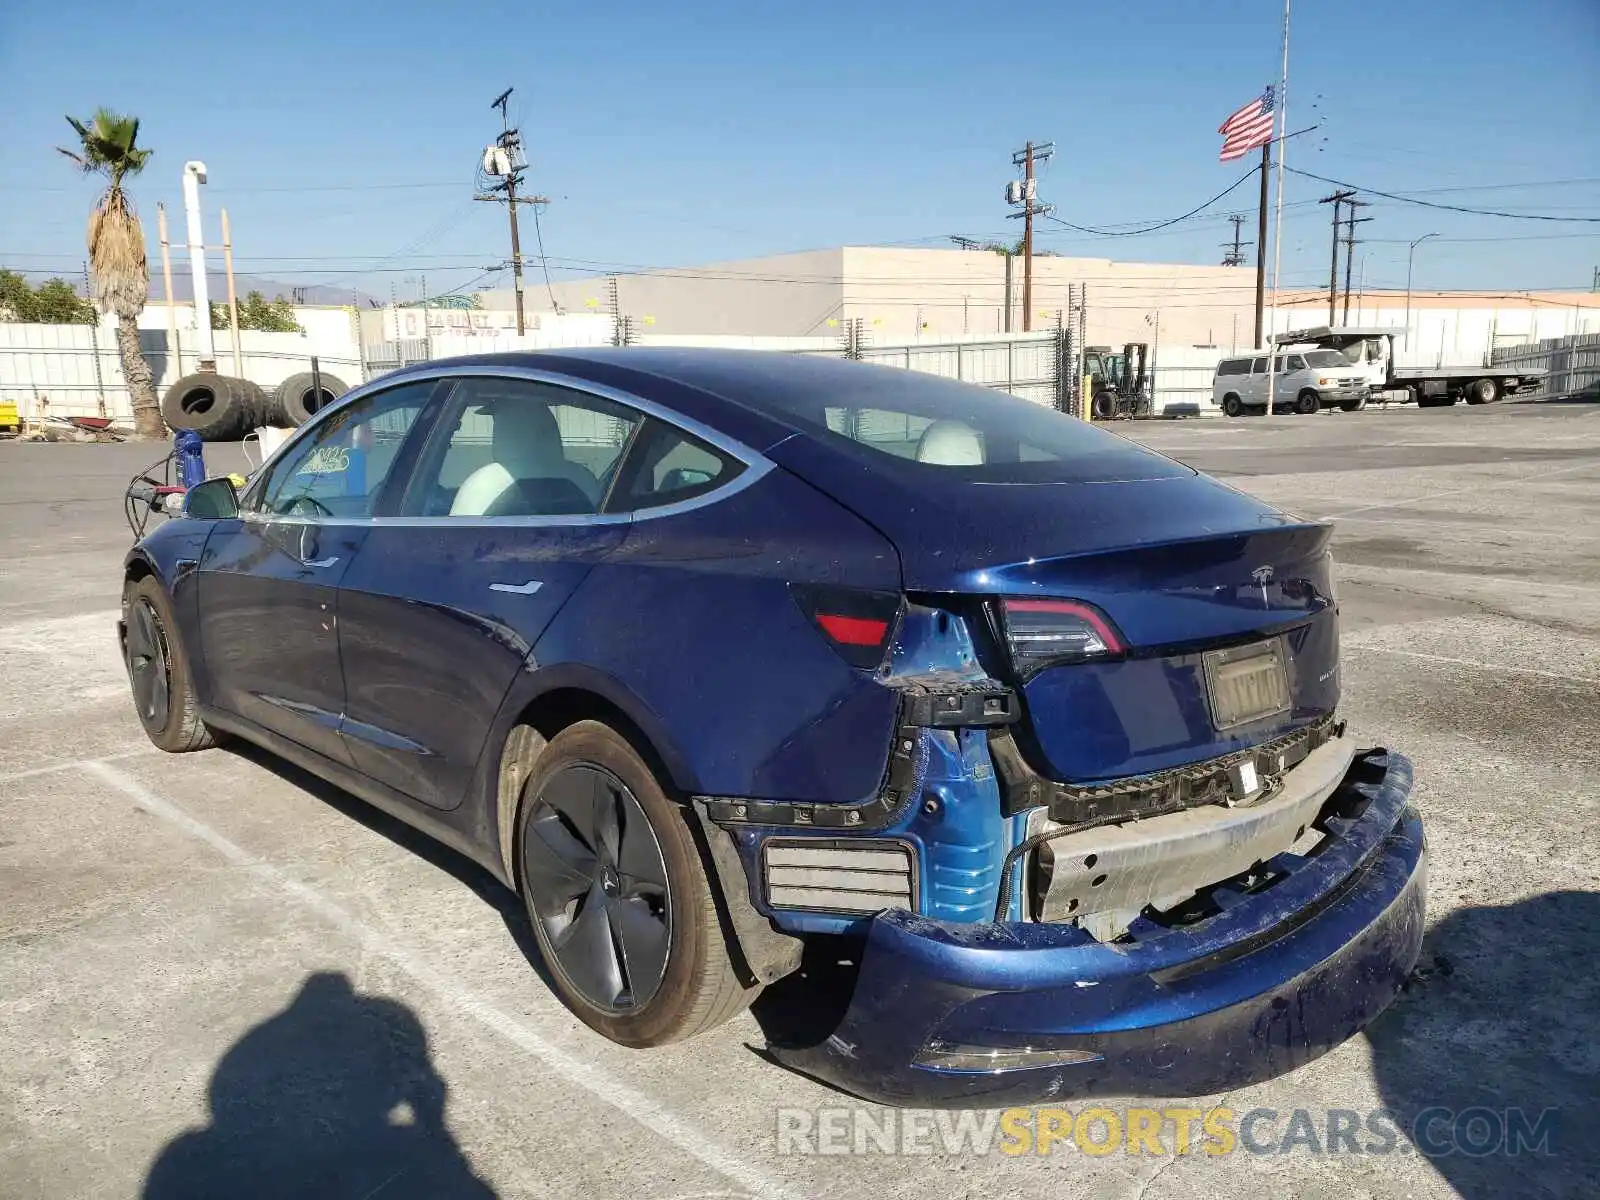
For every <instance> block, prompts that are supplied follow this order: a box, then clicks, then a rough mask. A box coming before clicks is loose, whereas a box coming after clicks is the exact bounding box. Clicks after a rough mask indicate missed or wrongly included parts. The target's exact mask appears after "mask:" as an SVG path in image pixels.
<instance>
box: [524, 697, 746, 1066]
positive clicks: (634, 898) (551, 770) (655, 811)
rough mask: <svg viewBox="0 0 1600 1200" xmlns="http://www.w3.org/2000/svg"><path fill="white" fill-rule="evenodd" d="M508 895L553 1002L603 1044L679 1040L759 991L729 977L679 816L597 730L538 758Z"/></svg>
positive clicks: (622, 746)
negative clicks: (517, 904)
mask: <svg viewBox="0 0 1600 1200" xmlns="http://www.w3.org/2000/svg"><path fill="white" fill-rule="evenodd" d="M517 881H518V886H519V888H520V890H521V892H522V898H523V902H524V903H525V904H526V905H527V908H528V915H529V917H530V918H531V919H532V923H533V931H534V937H535V938H536V939H537V941H538V943H539V951H540V953H541V955H542V956H543V958H544V961H545V965H546V966H547V967H548V968H549V971H550V976H551V981H552V982H553V984H554V986H555V990H556V992H557V994H558V995H559V996H560V997H561V999H562V1001H563V1002H564V1003H565V1004H566V1005H567V1007H568V1008H570V1009H571V1010H572V1011H573V1012H574V1013H575V1014H576V1015H577V1016H578V1018H579V1019H580V1020H582V1021H583V1022H584V1023H585V1024H586V1025H588V1026H589V1027H590V1028H591V1029H594V1030H596V1031H597V1032H599V1033H602V1034H604V1035H605V1036H606V1037H608V1038H610V1039H611V1040H612V1041H614V1042H620V1043H621V1044H623V1045H625V1046H660V1045H664V1044H665V1043H667V1042H674V1041H679V1040H681V1039H683V1038H687V1037H691V1036H693V1035H694V1034H697V1033H700V1032H702V1031H704V1030H706V1029H710V1028H711V1027H712V1026H715V1025H719V1024H721V1023H722V1022H723V1021H726V1020H727V1019H728V1018H729V1017H731V1016H733V1015H734V1014H735V1013H737V1012H738V1011H739V1010H740V1009H742V1008H744V1007H745V1006H746V1005H747V1004H749V1003H750V1001H751V1000H753V999H754V998H755V997H756V995H757V994H758V993H759V992H760V990H761V989H760V987H759V986H756V987H746V986H744V984H742V983H741V982H740V980H739V977H738V975H737V974H736V973H735V971H734V967H733V964H732V961H731V959H730V956H729V953H728V945H727V941H726V939H725V938H724V935H723V932H722V927H721V923H720V922H719V920H718V918H717V910H716V905H715V902H714V899H713V896H712V891H711V884H710V881H709V879H708V878H707V875H706V870H705V866H704V864H703V862H702V860H701V857H700V853H699V851H698V849H697V848H696V845H695V842H694V839H693V837H692V835H691V833H690V828H689V823H688V821H687V820H686V818H685V814H684V812H683V809H682V808H681V807H679V806H678V805H677V804H675V803H674V802H673V801H672V800H670V799H669V798H668V797H667V795H666V793H665V792H664V791H663V790H662V788H661V785H660V783H659V782H657V780H656V778H655V775H654V773H653V772H652V771H651V770H650V767H649V766H648V765H647V764H646V763H645V762H644V760H643V759H642V758H640V757H639V754H638V753H637V752H636V751H635V750H634V748H633V747H632V746H631V745H630V744H629V743H628V741H627V739H626V738H624V737H623V736H622V735H621V734H619V733H617V732H616V731H615V730H614V729H612V728H611V727H610V726H608V725H604V724H602V723H600V722H598V721H580V722H578V723H577V724H575V725H571V726H569V727H568V728H566V729H564V730H562V731H561V732H560V733H558V734H557V735H556V736H555V737H554V738H552V739H551V740H550V744H549V745H548V746H547V747H545V750H544V752H543V753H542V754H541V755H540V756H539V759H538V763H537V765H536V767H535V768H534V771H533V774H532V775H531V777H530V778H529V780H528V783H527V786H526V787H525V788H524V789H523V793H522V805H521V811H520V813H519V815H518V822H517Z"/></svg>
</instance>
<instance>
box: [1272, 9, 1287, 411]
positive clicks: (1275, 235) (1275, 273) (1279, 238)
mask: <svg viewBox="0 0 1600 1200" xmlns="http://www.w3.org/2000/svg"><path fill="white" fill-rule="evenodd" d="M1290 2H1291V0H1283V76H1282V78H1281V79H1280V80H1279V81H1278V199H1277V201H1276V204H1275V209H1276V211H1275V212H1274V213H1273V219H1272V320H1271V322H1270V324H1269V325H1268V328H1267V412H1266V416H1267V417H1268V418H1269V419H1270V418H1271V416H1272V408H1273V405H1274V403H1275V402H1276V401H1277V398H1278V378H1277V375H1278V354H1277V345H1278V344H1277V343H1276V342H1274V341H1273V340H1272V338H1273V335H1274V334H1275V333H1277V331H1278V279H1279V277H1280V274H1281V272H1282V269H1283V159H1284V151H1285V150H1286V149H1287V148H1288V144H1289V143H1288V134H1289V4H1290Z"/></svg>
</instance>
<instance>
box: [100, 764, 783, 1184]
mask: <svg viewBox="0 0 1600 1200" xmlns="http://www.w3.org/2000/svg"><path fill="white" fill-rule="evenodd" d="M82 766H83V769H84V770H85V771H87V772H88V773H89V774H91V775H93V776H95V778H97V779H99V780H101V781H102V782H104V783H107V784H109V785H111V786H112V787H114V788H116V789H117V790H118V791H120V792H122V793H123V794H124V795H126V796H128V797H129V798H130V799H131V800H133V801H134V802H135V803H136V804H138V805H139V806H140V807H141V808H143V809H144V810H145V811H146V812H148V813H150V815H152V816H155V817H159V818H161V819H162V820H163V821H166V822H167V823H168V824H170V825H172V826H174V827H175V828H177V829H179V830H181V831H182V832H184V833H186V834H188V835H189V836H190V837H192V838H194V839H196V840H197V841H201V842H204V843H205V844H206V845H208V846H210V847H211V848H212V849H213V850H215V851H216V852H217V853H218V854H220V855H222V857H223V858H225V859H227V860H228V861H229V862H231V863H233V864H234V865H235V866H238V867H241V868H243V869H244V870H245V871H248V872H249V873H250V874H251V875H254V876H255V877H256V878H257V879H259V880H261V881H262V882H264V883H267V884H269V885H271V886H272V887H274V888H277V889H278V890H280V891H283V892H286V893H288V894H289V895H290V896H291V897H293V899H294V900H295V901H296V902H298V903H299V904H300V906H301V907H303V908H306V909H308V910H310V911H311V912H313V913H315V914H316V915H317V916H319V917H321V918H322V919H323V920H324V921H327V922H328V923H329V924H330V925H333V926H334V927H335V928H337V929H338V930H339V931H340V932H341V933H344V934H346V935H347V936H349V937H351V938H354V939H355V940H357V941H358V942H360V943H361V945H362V947H363V948H364V949H365V950H367V951H369V952H371V953H375V954H378V955H381V956H382V957H384V958H386V959H388V960H389V961H390V962H392V963H393V964H394V965H395V966H397V967H399V968H400V970H402V971H404V972H405V973H406V974H407V975H409V976H411V978H412V979H414V980H415V981H416V982H417V983H419V984H421V985H422V986H423V987H425V988H427V989H428V990H429V991H431V992H433V993H434V994H435V995H436V996H437V997H438V998H439V999H440V1000H442V1001H444V1002H445V1003H446V1004H448V1005H449V1006H451V1007H452V1008H454V1009H455V1010H456V1011H458V1012H463V1013H467V1014H469V1015H471V1016H473V1017H476V1018H477V1019H478V1020H479V1021H480V1022H481V1023H482V1024H484V1025H485V1026H487V1027H488V1028H490V1029H492V1030H494V1031H495V1032H496V1033H498V1034H500V1035H501V1036H502V1037H504V1038H506V1040H508V1041H510V1042H512V1043H514V1044H516V1045H517V1046H519V1047H521V1048H522V1049H523V1050H525V1051H527V1052H528V1053H529V1054H532V1055H533V1056H534V1057H535V1058H538V1059H540V1060H541V1061H542V1062H543V1063H544V1064H545V1065H546V1066H547V1067H549V1068H550V1069H551V1070H552V1071H554V1072H555V1073H556V1074H557V1075H559V1076H561V1078H563V1079H565V1080H566V1081H567V1082H568V1083H570V1084H572V1085H574V1086H575V1087H579V1088H582V1089H583V1090H584V1091H586V1092H588V1093H589V1094H590V1095H592V1096H594V1097H595V1098H596V1099H597V1100H599V1101H601V1102H602V1103H604V1104H608V1105H610V1106H611V1107H613V1108H615V1109H617V1110H619V1111H620V1112H622V1113H624V1114H625V1115H627V1116H629V1117H631V1118H633V1120H635V1121H637V1122H638V1123H639V1124H640V1125H643V1126H644V1127H645V1128H646V1129H649V1130H650V1131H651V1132H652V1133H655V1134H657V1135H658V1136H660V1137H662V1138H664V1139H666V1140H667V1141H669V1142H671V1143H672V1144H673V1145H675V1146H677V1147H678V1148H679V1149H681V1150H683V1151H684V1152H685V1153H687V1154H690V1155H692V1156H693V1157H695V1158H697V1159H699V1160H700V1161H701V1162H703V1163H705V1164H706V1166H708V1167H710V1168H711V1169H712V1170H714V1171H716V1172H717V1173H718V1174H720V1175H722V1176H723V1177H724V1178H726V1179H729V1180H731V1181H732V1182H734V1183H737V1184H738V1185H739V1186H740V1187H742V1188H745V1189H746V1190H748V1191H750V1192H753V1193H754V1194H755V1195H757V1196H771V1197H776V1198H779V1200H787V1198H788V1197H790V1196H792V1195H793V1193H791V1192H789V1191H788V1190H787V1189H785V1188H784V1187H783V1185H782V1184H780V1183H779V1182H778V1181H777V1180H775V1179H772V1178H770V1177H769V1176H767V1175H765V1174H763V1173H762V1172H761V1171H758V1170H756V1169H755V1168H754V1167H751V1166H749V1165H748V1164H747V1163H746V1162H745V1161H744V1160H743V1158H742V1157H741V1156H740V1155H738V1154H735V1153H734V1152H732V1151H730V1150H727V1149H725V1148H724V1147H722V1146H721V1145H719V1144H718V1143H716V1142H714V1141H712V1140H711V1139H710V1138H708V1137H706V1136H705V1135H704V1134H702V1133H700V1132H699V1131H698V1130H696V1129H693V1128H691V1127H690V1126H689V1125H687V1124H685V1123H684V1122H683V1121H681V1120H679V1119H678V1118H677V1117H676V1116H674V1115H673V1114H672V1113H670V1112H668V1111H667V1110H666V1108H664V1107H663V1106H662V1105H660V1104H658V1103H657V1102H656V1101H654V1100H652V1099H651V1098H650V1097H649V1096H646V1095H645V1094H644V1093H643V1092H640V1091H637V1090H636V1089H634V1088H631V1087H629V1086H628V1085H627V1084H625V1083H623V1082H622V1081H621V1080H620V1079H617V1078H616V1077H615V1076H613V1075H611V1074H609V1073H607V1072H606V1071H604V1070H602V1069H601V1068H599V1067H596V1066H594V1065H593V1064H591V1063H586V1062H584V1061H583V1060H582V1059H580V1058H579V1057H577V1056H576V1055H574V1054H572V1053H570V1052H568V1051H566V1050H563V1049H562V1048H561V1047H559V1046H557V1045H555V1044H553V1043H552V1042H549V1041H547V1040H545V1039H544V1038H542V1037H540V1036H539V1035H538V1034H537V1033H535V1032H534V1031H533V1030H531V1029H529V1028H528V1027H527V1026H525V1025H523V1024H522V1023H521V1022H519V1021H518V1020H516V1018H514V1017H512V1016H510V1015H509V1014H507V1013H505V1012H502V1011H501V1010H500V1009H498V1008H495V1007H494V1006H493V1005H491V1004H489V1003H487V1002H485V1001H484V1000H482V999H480V998H478V997H477V996H474V995H473V994H472V993H471V992H469V991H466V990H465V989H463V988H461V987H459V986H458V985H457V984H456V983H455V982H454V981H452V980H450V979H448V978H446V977H445V976H442V975H440V974H438V973H437V972H435V971H434V970H433V968H431V967H429V966H428V965H427V964H425V963H424V962H422V961H421V960H419V959H417V958H416V957H414V956H413V955H411V954H409V953H408V952H407V951H405V950H403V949H401V948H400V947H399V946H397V945H396V944H395V943H394V942H392V941H391V940H390V939H389V938H387V937H385V936H384V935H383V934H382V933H380V932H378V931H377V930H376V929H373V928H372V927H371V926H370V925H366V924H364V923H363V922H361V921H360V920H358V919H357V918H356V917H354V916H352V915H351V914H350V913H348V912H346V911H345V910H344V909H343V908H341V907H339V905H337V904H335V903H334V902H333V901H331V900H329V899H328V898H327V897H326V896H324V895H322V894H321V893H320V892H318V891H317V890H316V889H314V888H311V887H308V886H306V885H305V884H303V883H301V882H300V881H299V880H297V879H292V878H290V877H289V876H288V875H286V874H284V873H283V872H282V871H280V870H278V868H276V867H274V866H273V865H272V864H270V863H268V862H266V861H265V860H264V859H260V858H257V857H256V856H255V855H254V854H251V853H250V852H249V851H248V850H245V849H243V848H242V847H240V846H238V845H236V844H234V843H233V842H230V841H229V840H228V839H227V838H225V837H223V836H222V835H221V834H220V833H218V832H217V831H216V830H214V829H212V828H211V827H210V826H209V825H206V824H204V823H203V822H201V821H198V820H196V819H195V818H194V817H191V816H190V815H189V814H188V813H186V812H184V811H183V810H182V809H181V808H179V807H178V806H177V805H175V804H173V803H171V802H170V801H167V800H164V799H163V798H161V797H160V796H158V795H156V794H155V793H154V792H152V791H150V790H149V789H148V788H146V787H145V786H144V785H143V784H141V783H140V782H139V781H138V780H137V779H134V778H133V777H132V776H131V775H128V774H127V773H126V772H124V771H120V770H118V769H117V768H116V767H113V766H110V765H109V764H108V763H106V762H104V761H101V760H90V761H87V762H84V763H83V764H82Z"/></svg>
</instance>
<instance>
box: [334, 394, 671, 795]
mask: <svg viewBox="0 0 1600 1200" xmlns="http://www.w3.org/2000/svg"><path fill="white" fill-rule="evenodd" d="M640 421H641V415H640V414H639V413H638V412H637V411H636V410H633V409H631V408H629V407H627V406H625V405H622V404H619V403H617V402H616V401H614V400H611V399H608V398H606V397H602V396H600V395H597V394H594V393H592V392H587V391H582V390H577V388H576V387H574V386H568V385H566V384H562V383H556V382H552V381H546V380H541V379H535V378H529V377H508V376H491V375H487V374H484V375H473V374H467V375H462V376H459V377H457V378H456V379H455V380H454V384H453V390H452V392H451V394H450V396H449V397H448V399H447V400H446V401H445V403H444V406H443V408H442V409H441V415H440V418H439V420H438V421H437V422H436V423H435V424H434V427H433V430H432V433H431V435H430V438H429V441H428V444H427V446H426V447H425V448H424V449H423V450H422V451H421V452H420V454H419V456H418V459H417V463H416V467H415V470H414V472H413V473H412V476H411V478H410V480H409V481H408V484H407V486H406V487H405V490H404V495H403V498H402V499H401V501H400V503H399V505H398V506H397V510H396V511H395V512H394V513H393V514H391V515H382V516H380V517H379V518H378V519H377V520H376V521H374V522H373V524H372V527H371V529H370V531H369V532H368V534H367V543H366V545H365V547H364V548H363V550H362V553H361V554H360V556H359V557H357V559H356V561H355V563H354V564H353V565H352V566H351V568H350V570H349V572H347V573H346V574H345V576H344V578H343V580H342V582H341V583H340V585H339V646H340V656H341V659H342V661H343V663H344V672H345V681H346V685H347V695H346V704H345V712H346V718H345V722H344V725H343V734H344V739H345V743H346V746H347V747H348V752H349V754H350V756H351V758H352V760H353V761H354V763H355V765H356V766H357V767H358V768H359V769H360V770H361V771H363V772H364V773H366V774H368V775H370V776H372V777H373V778H374V779H377V780H378V781H380V782H382V783H385V784H387V785H388V786H390V787H392V788H394V789H396V790H398V791H400V792H403V793H405V794H406V795H408V796H411V797H413V798H415V799H417V800H419V801H421V802H423V803H425V804H428V805H432V806H434V807H437V808H446V809H448V808H454V807H455V806H456V805H458V804H460V803H461V800H462V797H463V796H464V795H465V793H466V788H467V784H468V781H469V780H470V778H471V776H472V772H473V769H474V767H475V766H476V765H477V761H478V756H479V754H480V753H481V752H482V750H483V746H484V741H485V738H486V736H487V733H488V729H489V726H490V724H491V723H492V722H493V720H494V717H495V714H496V713H497V712H498V711H499V707H500V703H501V701H502V700H503V699H504V698H505V695H506V693H507V691H508V690H509V689H510V687H511V683H512V681H513V680H514V679H515V677H516V675H517V672H518V671H520V670H522V669H523V666H524V663H525V662H526V660H527V658H528V654H529V652H530V650H531V648H532V646H533V644H534V642H535V641H537V640H538V637H539V634H540V633H541V632H542V631H543V629H544V628H545V626H546V625H547V624H549V622H550V620H551V618H552V617H553V616H554V615H555V613H556V612H557V610H559V609H560V608H561V606H562V605H563V604H564V603H565V602H566V601H567V599H568V598H569V597H570V596H571V595H572V593H573V592H574V590H575V589H576V588H577V587H578V585H579V584H580V583H582V582H583V579H584V577H585V576H586V575H587V574H588V573H589V571H590V569H591V568H592V567H593V565H594V564H595V563H597V562H599V561H600V560H601V559H603V558H605V557H606V556H607V555H608V554H610V553H611V552H612V551H613V550H614V549H615V548H616V547H617V546H618V545H619V544H620V543H621V542H622V540H623V538H624V536H625V535H626V532H627V524H628V519H629V518H628V517H627V516H625V515H621V516H604V515H601V505H602V502H603V501H604V499H605V496H606V493H607V491H608V489H609V487H610V485H611V482H612V478H613V476H614V474H615V473H616V471H617V469H618V468H619V466H620V463H621V461H622V457H623V453H624V450H625V449H626V447H627V446H628V443H629V439H630V438H631V437H632V435H633V433H634V431H635V430H636V429H637V428H638V426H639V424H640Z"/></svg>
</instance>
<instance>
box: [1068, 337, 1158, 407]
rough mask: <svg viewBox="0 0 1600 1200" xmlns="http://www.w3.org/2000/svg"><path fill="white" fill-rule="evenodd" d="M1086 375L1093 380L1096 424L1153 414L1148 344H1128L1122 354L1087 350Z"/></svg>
mask: <svg viewBox="0 0 1600 1200" xmlns="http://www.w3.org/2000/svg"><path fill="white" fill-rule="evenodd" d="M1083 373H1084V374H1085V375H1086V376H1088V377H1089V395H1090V396H1091V397H1093V399H1092V400H1091V405H1092V407H1091V411H1092V412H1093V413H1094V419H1095V420H1096V421H1112V420H1116V419H1117V418H1119V417H1126V418H1128V419H1130V420H1142V419H1145V418H1148V417H1150V416H1151V415H1152V414H1153V412H1154V404H1153V402H1152V400H1151V396H1150V387H1151V372H1150V344H1149V343H1148V342H1128V343H1127V344H1126V345H1124V346H1123V347H1122V353H1121V354H1113V353H1112V352H1111V347H1110V346H1086V347H1084V351H1083Z"/></svg>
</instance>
